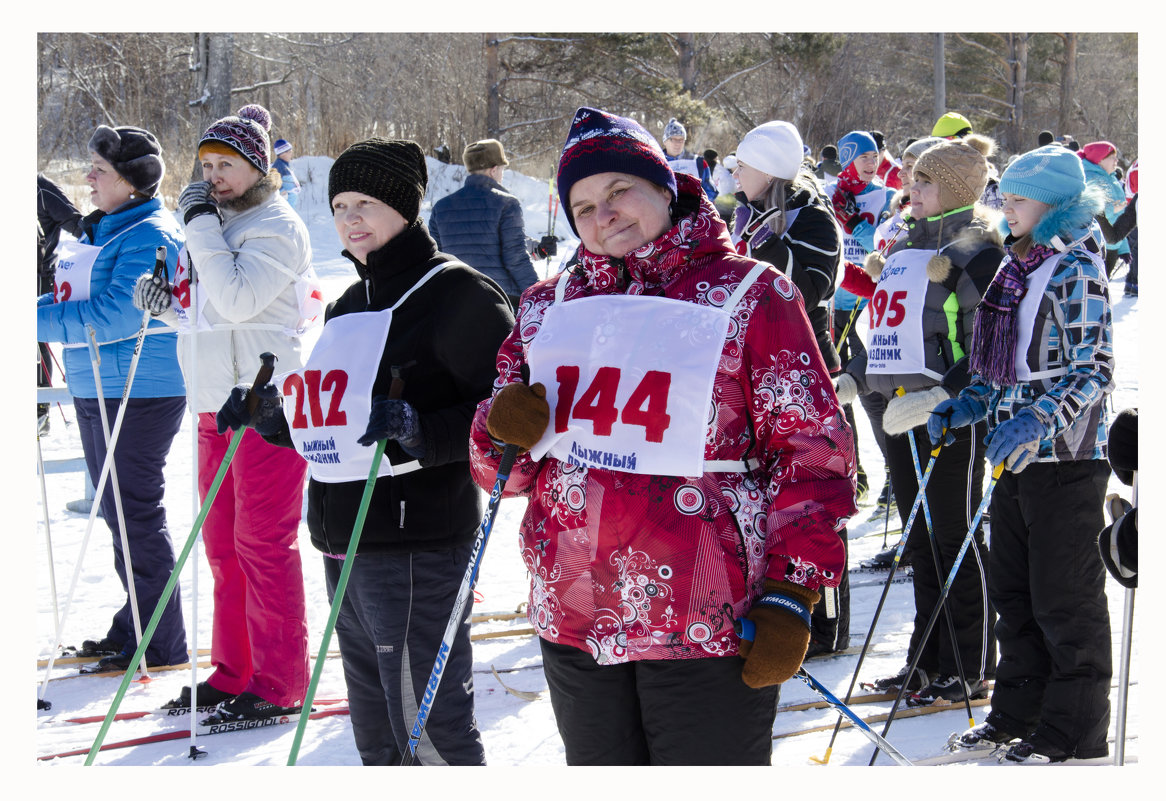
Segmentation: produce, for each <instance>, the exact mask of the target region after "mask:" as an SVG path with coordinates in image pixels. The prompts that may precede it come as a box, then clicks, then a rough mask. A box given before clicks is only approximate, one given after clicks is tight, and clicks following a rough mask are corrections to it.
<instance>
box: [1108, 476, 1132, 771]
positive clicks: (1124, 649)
mask: <svg viewBox="0 0 1166 801" xmlns="http://www.w3.org/2000/svg"><path fill="white" fill-rule="evenodd" d="M1133 500H1134V508H1135V509H1136V508H1137V506H1138V471H1137V470H1135V471H1134V499H1133ZM1113 522H1114V523H1117V521H1116V520H1114V521H1113ZM1114 536H1115V537H1116V536H1117V532H1116V531H1115V532H1114ZM1134 593H1135V590H1134V588H1133V587H1127V588H1126V597H1125V609H1124V610H1123V614H1122V626H1121V667H1120V668H1119V669H1118V682H1117V720H1116V734H1117V737H1116V739H1115V742H1114V748H1113V764H1115V765H1124V764H1125V761H1126V706H1127V705H1128V703H1129V694H1130V654H1131V651H1132V649H1133V642H1134V640H1133V634H1134V632H1133V629H1134Z"/></svg>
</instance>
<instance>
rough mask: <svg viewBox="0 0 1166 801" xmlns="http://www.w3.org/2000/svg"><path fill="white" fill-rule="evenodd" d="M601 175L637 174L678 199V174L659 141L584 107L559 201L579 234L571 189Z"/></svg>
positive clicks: (563, 159) (572, 134) (563, 160)
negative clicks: (606, 173) (669, 164)
mask: <svg viewBox="0 0 1166 801" xmlns="http://www.w3.org/2000/svg"><path fill="white" fill-rule="evenodd" d="M601 172H622V173H626V174H628V175H635V176H636V177H638V178H643V179H644V180H645V181H650V182H651V183H653V184H655V185H657V186H665V187H667V188H668V191H670V192H671V193H672V198H673V200H675V199H676V173H674V172H672V168H671V167H669V166H668V159H667V158H665V157H664V151H663V150H662V149H661V148H660V145H659V143H657V142H656V138H655V137H654V136H652V135H651V134H650V133H648V131H647V130H646V129H645V128H644V126H642V125H640V124H639V123H638V122H636V121H635V120H630V119H628V118H627V117H618V116H616V115H615V114H608V113H607V112H606V111H600V110H599V109H595V108H587V107H586V106H583V107H582V108H580V109H579V110H578V111H576V112H575V119H573V120H572V121H571V130H570V131H569V132H568V133H567V142H566V144H564V145H563V155H562V156H560V157H559V202H560V203H562V206H563V210H564V211H565V212H566V213H567V221H568V222H569V223H571V230H573V231H575V233H576V234H578V233H579V231H578V230H576V228H575V217H574V215H573V214H571V187H573V186H574V185H575V183H576V182H578V181H581V180H583V179H584V178H588V177H590V176H592V175H598V174H599V173H601Z"/></svg>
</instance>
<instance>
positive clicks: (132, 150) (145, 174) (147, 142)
mask: <svg viewBox="0 0 1166 801" xmlns="http://www.w3.org/2000/svg"><path fill="white" fill-rule="evenodd" d="M89 149H90V150H92V151H93V152H94V153H96V154H97V155H99V156H101V157H102V158H103V159H105V160H106V161H108V162H109V163H110V165H111V166H112V167H113V168H114V169H115V170H116V171H117V174H118V175H120V176H121V177H122V178H124V179H125V180H126V183H128V184H129V185H130V186H132V187H133V188H134V190H135V191H137V192H139V193H141V194H143V195H146V196H147V197H153V196H154V194H155V193H156V192H157V191H158V185H159V184H161V183H162V176H163V175H165V174H166V165H165V164H163V163H162V146H161V145H160V144H158V139H157V137H155V136H154V134H152V133H150V132H149V131H147V130H146V129H145V128H135V127H133V126H132V125H123V126H120V127H118V128H110V127H109V126H108V125H98V126H97V130H96V131H94V132H93V136H91V137H89Z"/></svg>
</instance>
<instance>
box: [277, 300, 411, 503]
mask: <svg viewBox="0 0 1166 801" xmlns="http://www.w3.org/2000/svg"><path fill="white" fill-rule="evenodd" d="M392 320H393V312H392V310H391V309H389V310H386V311H380V312H355V313H353V314H344V315H341V316H340V317H336V318H335V319H333V320H330V321H329V322H328V324H327V325H326V326H324V330H323V331H321V332H320V339H319V340H318V341H317V342H316V346H315V347H314V348H312V353H311V355H310V356H308V359H307V362H306V363H305V364H304V366H303V368H302V369H300V370H293V371H292V372H290V373H284V374H282V375H280V376H277V377H276V378H275V385H276V386H277V387H279V391H280V393H281V394H282V395H283V413H284V416H285V417H286V418H287V423H288V428H289V429H290V430H291V438H292V442H294V443H295V446H296V450H297V451H299V453H300V455H301V456H303V457H304V459H306V460H307V462H308V469H309V470H310V471H311V474H312V478H314V479H316V480H317V481H324V482H339V481H360V480H363V479H367V478H368V474H369V471H370V470H371V469H372V457H373V453H374V450H375V449H374V447H373V446H371V445H370V446H368V447H366V446H364V445H361V444H360V443H358V442H357V441H356V440H357V439H358V438H360V436H361V435H362V434H364V431H365V429H366V428H367V427H368V418H369V414H370V413H371V411H372V386H373V382H374V381H375V380H376V377H377V369H378V367H379V365H380V360H381V355H382V354H383V353H384V350H385V340H386V339H387V338H388V335H389V325H390V324H391V323H392ZM354 343H360V347H354V346H353V344H354ZM392 474H393V469H392V466H391V465H390V464H389V460H388V459H387V458H385V459H381V464H380V468H379V469H378V471H377V475H378V476H391V475H392Z"/></svg>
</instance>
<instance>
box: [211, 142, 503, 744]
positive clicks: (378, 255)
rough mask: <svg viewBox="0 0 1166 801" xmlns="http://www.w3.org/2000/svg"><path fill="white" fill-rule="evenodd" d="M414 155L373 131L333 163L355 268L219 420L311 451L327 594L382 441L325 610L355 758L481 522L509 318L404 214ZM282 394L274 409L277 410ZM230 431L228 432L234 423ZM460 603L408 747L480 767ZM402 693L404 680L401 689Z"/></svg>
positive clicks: (311, 505) (388, 711) (498, 297)
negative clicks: (252, 400)
mask: <svg viewBox="0 0 1166 801" xmlns="http://www.w3.org/2000/svg"><path fill="white" fill-rule="evenodd" d="M427 178H428V176H427V171H426V168H425V158H424V156H423V154H422V152H421V149H420V148H419V147H418V146H417V145H416V144H415V143H414V142H411V141H406V140H386V139H380V138H374V139H369V140H366V141H364V142H359V143H357V144H355V145H352V146H351V147H349V148H348V149H347V150H345V151H344V153H342V154H341V155H340V157H339V158H338V159H337V160H336V162H335V163H334V164H333V165H332V169H331V172H330V173H329V176H328V196H329V199H330V201H331V204H332V211H333V219H334V222H335V224H336V230H337V233H338V234H339V235H340V241H341V243H342V244H343V245H344V247H345V250H344V255H345V256H346V257H348V258H349V259H351V260H352V262H353V264H354V265H355V267H356V271H357V274H358V275H359V277H360V280H359V281H357V282H355V283H354V284H352V285H351V286H350V287H348V289H347V290H345V291H344V293H343V294H342V295H341V296H340V298H339V299H338V300H337V301H336V302H335V303H333V304H331V305H330V306H329V308H328V310H327V312H326V315H325V324H324V330H323V332H322V333H321V335H320V340H319V342H318V343H317V344H316V346H315V348H314V349H313V351H312V354H311V356H310V357H309V358H308V363H307V364H306V365H305V367H304V369H303V370H301V371H296V372H293V373H289V374H287V375H286V376H279V377H277V378H276V380H275V382H274V383H275V386H272V385H270V384H269V385H267V386H266V387H264V388H263V389H262V391H261V394H262V395H263V397H264V401H263V403H262V404H260V406H259V409H258V410H257V411H256V412H255V414H254V415H253V416H252V417H251V418H247V415H246V414H245V412H244V413H241V412H242V410H243V409H244V408H245V402H246V394H247V393H246V391H245V389H244V388H236V390H235V391H234V392H233V393H232V397H231V400H230V401H228V403H227V405H226V406H225V407H224V409H223V411H222V414H223V415H224V418H225V422H226V423H227V424H232V423H238V422H240V421H241V422H242V423H243V424H248V425H252V426H253V427H255V428H256V430H257V431H258V432H259V433H260V434H262V435H264V437H266V438H267V439H268V440H269V441H272V442H276V443H278V444H283V445H291V444H294V445H295V447H296V448H297V450H299V452H300V453H301V454H302V455H303V456H304V458H306V459H307V460H308V461H309V463H310V471H311V478H310V481H309V483H308V513H307V522H308V529H309V531H310V532H311V537H312V544H313V545H315V546H316V547H317V548H319V549H320V550H321V551H323V553H324V556H325V558H324V569H325V574H326V579H327V586H328V595H329V600H331V599H332V598H333V597H334V595H335V591H336V586H337V583H338V581H339V577H340V573H341V568H342V567H343V560H344V558H345V555H346V552H347V550H348V546H349V540H350V537H351V535H352V531H353V526H354V523H355V521H356V516H357V512H358V508H359V506H360V500H361V496H362V494H363V491H364V485H365V483H366V479H367V476H368V474H369V473H370V471H371V469H372V457H373V452H374V449H373V448H372V447H370V446H372V445H373V444H375V443H376V442H377V441H378V440H382V439H385V440H388V444H387V448H386V450H385V455H384V458H383V460H382V462H381V465H380V468H379V471H378V479H377V481H376V484H375V488H374V490H373V493H372V498H371V503H370V504H369V509H368V515H367V518H366V520H365V523H364V528H363V530H362V533H361V538H360V543H359V546H358V549H357V556H358V557H359V558H358V559H357V560H356V561H355V563H354V564H353V566H352V570H351V573H350V575H349V579H348V584H347V587H346V590H345V594H344V598H343V599H342V602H341V606H340V612H339V616H338V619H337V622H336V633H337V637H338V639H339V644H340V653H341V660H342V662H343V665H344V678H345V682H346V684H347V686H348V702H349V709H350V716H351V719H352V730H353V735H354V737H355V739H356V745H357V749H358V750H359V752H360V756H361V760H362V762H363V763H364V764H366V765H395V764H399V763H400V761H401V758H402V756H403V755H404V753H405V751H406V749H407V743H408V741H409V730H410V728H411V727H412V725H413V722H414V720H415V718H416V714H417V708H418V705H419V704H420V703H421V702H422V698H423V696H424V694H425V692H426V684H427V682H428V680H429V674H430V671H431V670H432V667H433V664H434V660H435V659H436V657H437V651H438V647H439V646H440V644H441V641H442V635H443V632H444V630H445V626H446V623H447V622H448V620H449V615H450V612H451V609H452V608H453V604H454V599H455V597H456V595H457V592H458V589H459V587H460V585H461V580H462V578H463V576H464V574H465V570H466V566H467V564H468V562H469V556H470V551H471V548H472V546H473V540H474V534H475V532H476V530H477V526H478V524H479V522H480V521H481V519H482V514H483V511H484V509H483V504H482V496H481V493H480V492H479V491H478V489H477V487H476V486H475V485H474V484H473V482H472V481H471V479H470V471H469V469H468V466H467V460H468V456H469V434H470V423H471V421H472V419H473V416H474V410H475V408H476V406H477V404H478V402H479V401H481V400H482V399H484V398H486V397H488V396H489V395H490V393H491V390H492V387H493V382H494V377H495V375H496V371H495V365H494V359H495V356H496V354H497V352H498V348H499V346H500V345H501V343H502V341H503V340H504V339H505V338H506V335H507V334H508V333H509V332H510V329H511V328H512V327H513V325H514V318H513V315H512V313H511V312H510V308H509V304H508V302H507V300H506V295H505V294H504V293H503V292H502V290H501V289H500V288H499V287H498V285H497V284H495V283H494V282H492V281H491V280H490V279H488V278H486V277H485V276H483V275H481V274H480V273H478V272H476V271H474V270H473V269H471V268H469V267H467V266H466V265H464V264H462V263H460V262H457V261H454V260H452V259H451V257H449V256H447V255H444V254H439V253H438V251H437V246H436V244H435V243H434V241H433V239H432V238H431V237H430V236H429V233H428V231H427V230H426V228H425V224H424V222H422V221H421V219H420V218H419V217H418V211H419V209H420V205H421V199H422V197H424V195H425V186H426V183H427ZM281 394H282V395H283V396H286V398H287V402H286V403H283V404H282V406H283V414H279V413H278V412H277V409H278V407H279V405H280V400H281V398H280V395H281ZM232 427H234V426H232ZM469 610H470V605H466V606H465V611H464V613H463V617H462V620H461V621H460V626H459V628H458V633H457V636H456V639H455V641H454V643H453V645H452V648H451V650H450V653H449V654H448V657H447V663H446V666H445V673H446V675H445V676H444V679H443V681H442V683H441V685H440V688H439V690H438V692H437V696H436V698H435V699H432V712H431V714H430V715H429V717H428V719H427V726H426V728H425V731H424V736H423V737H422V739H421V741H420V743H418V745H417V750H416V754H415V757H416V760H417V762H419V763H421V764H460V765H466V764H470V765H474V764H478V765H480V764H484V763H485V753H484V750H483V748H482V742H481V736H480V734H479V732H478V729H477V725H476V723H475V721H474V704H473V678H472V667H473V657H472V653H471V651H470V625H469ZM402 688H408V689H407V691H406V692H404V693H402Z"/></svg>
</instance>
